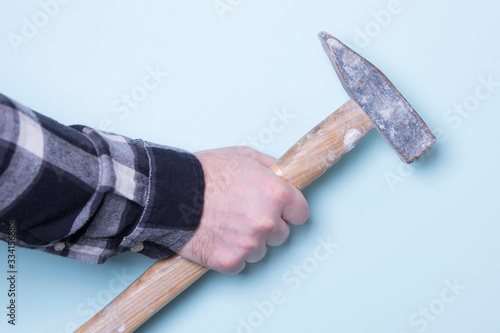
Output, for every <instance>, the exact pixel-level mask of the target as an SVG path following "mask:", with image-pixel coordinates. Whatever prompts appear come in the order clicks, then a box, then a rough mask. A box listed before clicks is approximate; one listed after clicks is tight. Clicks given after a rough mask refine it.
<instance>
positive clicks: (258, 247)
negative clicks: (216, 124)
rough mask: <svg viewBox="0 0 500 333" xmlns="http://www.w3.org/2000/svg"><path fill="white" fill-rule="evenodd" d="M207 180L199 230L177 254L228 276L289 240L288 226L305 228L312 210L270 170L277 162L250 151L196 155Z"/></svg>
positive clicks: (238, 149)
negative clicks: (268, 247)
mask: <svg viewBox="0 0 500 333" xmlns="http://www.w3.org/2000/svg"><path fill="white" fill-rule="evenodd" d="M195 155H196V157H197V158H198V159H199V161H200V162H201V165H202V167H203V172H204V174H205V195H204V204H203V213H202V217H201V222H200V225H199V226H198V229H197V230H196V232H195V233H194V235H193V236H192V237H191V239H190V240H189V241H188V242H187V243H186V244H185V245H184V247H182V248H181V249H180V250H179V251H178V254H179V255H181V256H182V257H184V258H186V259H189V260H191V261H194V262H196V263H199V264H201V265H204V266H207V267H208V268H211V269H214V270H216V271H219V272H221V273H224V274H236V273H238V272H240V271H241V270H242V269H243V268H244V267H245V263H246V262H249V263H252V262H256V261H259V260H260V259H262V258H263V257H264V255H265V254H266V251H267V248H266V245H271V246H277V245H281V244H283V243H284V242H285V240H286V239H287V238H288V234H289V226H288V223H292V224H302V223H304V222H305V221H306V220H307V217H308V215H309V208H308V206H307V202H306V200H305V198H304V196H303V195H302V193H301V192H300V191H299V190H298V189H297V188H295V187H294V186H292V185H290V184H288V183H287V182H285V181H284V180H282V179H281V178H279V177H278V176H276V175H275V174H274V173H273V172H272V171H271V170H269V168H270V167H271V165H272V164H273V163H274V162H275V161H276V160H275V159H274V158H273V157H271V156H268V155H265V154H262V153H260V152H258V151H256V150H253V149H251V148H248V147H229V148H220V149H213V150H206V151H200V152H198V153H195Z"/></svg>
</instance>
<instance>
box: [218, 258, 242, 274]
mask: <svg viewBox="0 0 500 333" xmlns="http://www.w3.org/2000/svg"><path fill="white" fill-rule="evenodd" d="M244 267H245V263H244V260H243V259H242V258H239V257H238V256H236V255H228V256H224V257H220V258H217V259H216V260H215V262H214V268H215V270H216V271H219V272H221V273H223V274H236V273H238V272H239V271H241V270H242V269H243V268H244Z"/></svg>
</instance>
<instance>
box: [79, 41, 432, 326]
mask: <svg viewBox="0 0 500 333" xmlns="http://www.w3.org/2000/svg"><path fill="white" fill-rule="evenodd" d="M318 37H319V39H320V41H321V43H322V45H323V48H324V50H325V52H326V53H327V55H328V57H329V58H330V61H331V62H332V64H333V67H334V68H335V71H336V72H337V75H338V76H339V78H340V81H341V82H342V84H343V86H344V88H345V90H346V91H347V93H348V94H349V96H350V97H351V99H350V100H349V101H347V102H346V103H345V104H344V105H342V106H341V107H340V108H339V109H338V110H337V111H335V112H334V113H332V114H331V115H330V116H329V117H328V118H326V119H325V120H323V121H322V122H321V123H320V124H318V125H317V126H316V127H314V128H313V129H312V130H311V131H309V133H307V134H306V135H305V136H303V137H302V138H301V139H300V140H299V141H298V142H297V143H296V144H295V145H294V146H293V147H292V148H290V149H289V150H288V151H287V152H286V153H285V154H284V155H283V156H282V157H281V158H280V159H279V160H278V161H277V162H276V163H275V164H274V165H273V166H272V167H271V170H272V171H273V172H274V173H275V174H276V175H278V176H279V177H281V178H282V179H284V180H285V181H287V182H289V183H290V184H292V185H294V186H296V187H297V188H298V189H299V190H302V189H303V188H305V187H306V186H307V185H308V184H310V183H311V182H312V181H314V180H315V179H316V178H318V177H319V176H320V175H321V174H322V173H324V172H325V171H326V170H327V169H328V168H330V167H331V166H332V165H333V164H335V163H336V162H337V161H338V160H340V158H341V157H342V156H343V155H344V154H345V153H347V152H348V151H350V150H351V149H352V148H354V146H355V145H356V143H357V142H358V141H359V140H360V139H361V138H362V137H363V136H364V135H365V134H366V133H368V132H369V131H371V130H372V129H373V128H376V129H377V130H378V131H379V132H380V134H382V136H383V137H384V139H385V140H386V141H387V142H388V143H389V144H390V145H391V146H392V147H393V148H394V150H395V151H396V152H397V154H398V155H399V157H400V158H401V160H403V161H404V162H405V163H412V162H413V161H415V160H416V159H418V158H419V157H420V156H422V155H423V154H424V153H425V152H426V151H427V150H429V149H430V147H431V146H432V145H433V144H434V142H435V141H436V138H435V136H434V135H433V134H432V132H431V131H430V130H429V128H428V127H427V125H426V124H425V123H424V121H423V120H422V119H421V118H420V117H419V115H418V114H417V113H416V112H415V110H414V109H413V108H412V107H411V105H410V104H409V103H408V102H407V101H406V99H405V98H404V97H403V96H402V95H401V94H400V92H399V91H398V90H397V89H396V88H395V87H394V85H393V84H392V83H391V82H390V81H389V80H388V79H387V77H386V76H385V75H384V74H382V72H380V70H378V69H377V68H376V67H375V66H373V65H372V64H371V63H370V62H368V61H367V60H366V59H364V58H363V57H361V56H360V55H359V54H357V53H356V52H354V51H353V50H351V49H350V48H349V47H347V46H346V45H344V44H343V43H342V42H340V41H339V40H338V39H336V38H335V37H333V36H331V35H329V34H327V33H325V32H321V33H319V35H318ZM207 271H208V268H206V267H204V266H200V265H198V264H195V263H193V262H191V261H189V260H187V259H184V258H182V257H180V256H178V255H173V256H171V257H169V258H167V259H162V260H159V261H157V262H156V263H155V264H153V265H152V266H151V267H150V268H149V269H148V270H147V271H146V272H145V273H144V274H142V275H141V276H140V277H139V278H137V280H135V281H134V282H133V283H132V284H131V285H130V286H129V287H128V288H127V289H125V290H124V291H123V292H122V293H121V294H120V295H118V297H116V298H115V299H114V300H113V301H112V302H111V303H109V304H108V305H107V306H106V307H105V308H104V309H102V310H101V311H100V312H99V313H97V314H96V315H95V316H94V317H92V318H91V319H90V320H89V321H87V322H86V323H85V324H83V326H81V327H80V328H79V329H78V330H77V331H76V332H78V333H83V332H133V331H134V330H135V329H136V328H137V327H139V326H140V325H141V324H142V323H144V322H145V321H146V320H148V319H149V318H150V317H151V316H152V315H154V314H155V313H156V312H157V311H159V310H160V309H161V308H162V307H163V306H164V305H166V304H167V303H168V302H170V301H171V300H172V299H174V298H175V297H176V296H177V295H178V294H180V293H181V292H182V291H184V290H185V289H186V288H187V287H189V286H190V285H191V284H192V283H193V282H194V281H196V280H197V279H198V278H199V277H201V276H202V275H203V274H204V273H205V272H207Z"/></svg>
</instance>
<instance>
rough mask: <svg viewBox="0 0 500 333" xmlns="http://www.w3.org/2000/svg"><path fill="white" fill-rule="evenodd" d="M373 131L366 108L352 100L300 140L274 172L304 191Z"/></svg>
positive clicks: (282, 158)
mask: <svg viewBox="0 0 500 333" xmlns="http://www.w3.org/2000/svg"><path fill="white" fill-rule="evenodd" d="M373 128H374V124H373V122H372V121H371V120H370V118H369V117H368V116H367V115H366V113H365V112H364V111H363V109H361V108H360V107H359V105H358V104H356V102H354V101H353V100H349V101H348V102H346V103H345V104H344V105H342V106H341V107H340V108H339V109H338V110H337V111H335V112H334V113H332V114H331V115H330V116H329V117H328V118H326V119H325V120H323V121H322V122H321V123H319V124H318V125H317V126H316V127H314V128H313V129H312V130H310V131H309V133H307V134H306V135H304V136H303V137H302V138H301V139H300V140H299V141H297V143H296V144H294V145H293V147H292V148H290V149H289V150H288V151H287V152H286V153H285V154H284V155H283V156H282V157H281V158H280V159H279V160H278V161H277V162H276V163H275V164H274V165H273V166H272V167H271V170H272V171H273V172H274V173H275V174H277V175H278V176H280V177H281V178H282V179H284V180H286V181H287V182H289V183H290V184H292V185H294V186H295V187H297V188H298V189H299V190H302V189H303V188H304V187H306V186H307V185H309V184H310V183H312V182H313V181H314V180H315V179H316V178H318V177H319V176H320V175H321V174H322V173H324V172H325V171H326V170H328V168H330V167H331V166H332V165H334V164H335V163H337V161H338V160H340V158H341V157H342V155H344V154H345V153H347V152H348V151H349V150H351V149H352V148H354V146H355V145H356V143H357V142H358V141H359V140H360V139H361V138H362V137H363V136H365V134H366V133H368V132H369V131H371V130H372V129H373Z"/></svg>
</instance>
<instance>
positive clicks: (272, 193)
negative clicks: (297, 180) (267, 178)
mask: <svg viewBox="0 0 500 333" xmlns="http://www.w3.org/2000/svg"><path fill="white" fill-rule="evenodd" d="M267 196H268V200H269V201H270V202H271V203H272V204H273V205H278V204H282V203H284V202H286V201H287V200H288V191H287V187H286V186H285V184H281V183H278V182H275V183H274V184H271V185H270V186H269V188H268V193H267Z"/></svg>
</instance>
